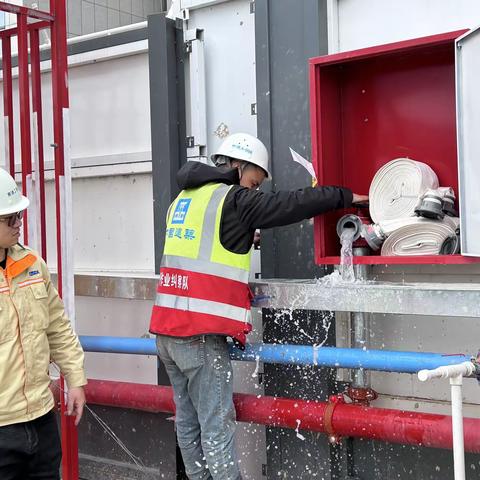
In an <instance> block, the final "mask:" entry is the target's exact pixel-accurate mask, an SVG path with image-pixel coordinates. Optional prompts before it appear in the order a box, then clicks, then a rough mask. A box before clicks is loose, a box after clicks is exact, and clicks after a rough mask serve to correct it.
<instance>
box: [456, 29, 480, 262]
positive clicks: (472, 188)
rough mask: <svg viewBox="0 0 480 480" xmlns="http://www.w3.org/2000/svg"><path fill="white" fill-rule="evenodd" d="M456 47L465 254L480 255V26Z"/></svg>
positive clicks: (460, 39)
mask: <svg viewBox="0 0 480 480" xmlns="http://www.w3.org/2000/svg"><path fill="white" fill-rule="evenodd" d="M455 47H456V48H455V68H456V95H457V144H458V177H459V179H458V180H459V189H460V198H459V204H460V235H461V253H462V255H468V256H472V257H480V28H477V29H475V30H471V31H470V32H468V33H466V34H465V35H462V36H461V37H459V38H458V39H457V40H456V42H455Z"/></svg>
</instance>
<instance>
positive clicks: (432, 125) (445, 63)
mask: <svg viewBox="0 0 480 480" xmlns="http://www.w3.org/2000/svg"><path fill="white" fill-rule="evenodd" d="M478 32H479V30H475V31H472V32H468V33H467V31H466V30H462V31H456V32H450V33H445V34H440V35H434V36H429V37H424V38H418V39H413V40H407V41H403V42H398V43H391V44H387V45H381V46H375V47H372V48H365V49H361V50H356V51H351V52H344V53H339V54H333V55H326V56H323V57H318V58H313V59H311V60H310V101H311V129H312V161H313V164H314V167H315V170H316V172H317V177H318V183H319V184H320V185H344V186H347V187H349V188H351V189H352V190H353V191H354V192H356V193H361V194H363V193H368V190H369V187H370V183H371V181H372V179H373V177H374V175H375V173H376V172H377V170H378V169H379V168H380V167H381V166H382V165H384V164H386V163H387V162H389V161H390V160H393V159H395V158H399V157H408V158H411V159H413V160H417V161H419V162H424V163H426V164H428V165H430V166H431V167H432V168H433V170H434V171H435V172H436V174H437V176H438V178H439V182H440V185H442V186H443V185H445V186H451V187H453V188H454V190H455V193H456V195H457V205H456V207H457V209H459V211H460V218H461V252H462V254H461V255H435V256H416V257H413V256H412V257H393V256H390V257H385V256H381V255H378V254H375V253H373V254H372V255H369V256H364V257H356V258H355V259H354V262H355V263H363V264H394V263H397V264H398V263H400V264H412V263H413V264H452V263H453V264H459V263H473V262H477V261H479V260H480V259H477V258H475V257H476V256H477V255H480V214H476V213H475V210H477V212H480V81H479V78H480V33H478ZM457 118H458V120H457ZM458 199H460V201H458ZM345 213H349V212H345V211H339V212H333V213H330V214H327V215H323V216H320V217H317V218H316V219H315V227H314V228H315V260H316V263H318V264H336V263H339V252H340V243H339V238H338V236H337V234H336V223H337V221H338V219H339V218H340V217H341V216H342V215H344V214H345ZM477 237H478V238H477Z"/></svg>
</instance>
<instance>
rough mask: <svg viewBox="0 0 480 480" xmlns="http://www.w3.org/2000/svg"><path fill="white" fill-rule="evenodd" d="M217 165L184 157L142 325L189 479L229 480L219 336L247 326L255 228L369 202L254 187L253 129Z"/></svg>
mask: <svg viewBox="0 0 480 480" xmlns="http://www.w3.org/2000/svg"><path fill="white" fill-rule="evenodd" d="M212 160H213V162H214V163H215V164H216V167H211V166H208V165H206V164H203V163H199V162H188V163H187V164H186V165H184V166H183V167H182V168H181V169H180V171H179V172H178V174H177V180H178V184H179V187H180V189H181V192H180V194H179V195H178V197H177V198H176V199H175V200H174V202H173V203H172V204H171V206H170V209H169V211H168V215H167V226H166V236H165V247H164V252H163V258H162V264H161V269H160V280H159V283H158V287H157V297H156V300H155V305H154V307H153V310H152V317H151V322H150V332H151V333H154V334H156V335H157V347H158V353H159V356H160V358H161V360H162V361H163V363H164V365H165V368H166V371H167V374H168V376H169V378H170V381H171V383H172V386H173V391H174V400H175V405H176V414H175V421H176V432H177V438H178V444H179V446H180V449H181V452H182V456H183V461H184V464H185V468H186V472H187V475H188V478H189V479H190V480H200V479H213V480H227V479H228V480H238V479H241V474H240V470H239V467H238V464H237V459H236V455H235V449H234V432H235V408H234V405H233V379H232V366H231V362H230V355H229V350H228V346H227V337H231V338H232V339H233V340H234V342H235V343H236V344H237V345H238V346H240V347H241V348H242V347H243V346H244V345H245V342H246V335H247V334H248V333H249V332H250V330H251V329H252V326H251V325H250V322H249V319H250V301H251V292H250V289H249V286H248V279H249V269H250V251H251V248H252V243H253V241H254V235H255V231H256V229H263V228H271V227H278V226H281V225H288V224H291V223H295V222H299V221H301V220H304V219H307V218H311V217H313V216H315V215H319V214H322V213H324V212H327V211H330V210H334V209H337V208H345V207H350V206H351V204H352V203H356V202H363V201H365V200H367V199H368V197H367V196H365V195H356V194H353V193H352V192H351V191H350V190H349V189H347V188H341V187H318V188H312V187H307V188H304V189H302V190H296V191H280V192H275V193H273V192H262V191H260V190H258V187H259V186H260V185H261V184H262V182H263V181H264V180H265V179H266V178H271V174H270V170H269V168H268V152H267V149H266V148H265V146H264V145H263V143H262V142H260V141H259V140H258V139H257V138H255V137H253V136H252V135H248V134H245V133H236V134H234V135H230V136H229V137H227V138H226V139H225V140H224V142H223V143H222V145H221V146H220V148H219V149H218V151H217V152H216V153H215V154H214V155H212Z"/></svg>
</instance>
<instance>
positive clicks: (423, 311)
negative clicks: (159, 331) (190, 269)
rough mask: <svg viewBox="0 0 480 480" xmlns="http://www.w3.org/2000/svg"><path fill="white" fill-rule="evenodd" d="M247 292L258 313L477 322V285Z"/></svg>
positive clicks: (291, 283)
mask: <svg viewBox="0 0 480 480" xmlns="http://www.w3.org/2000/svg"><path fill="white" fill-rule="evenodd" d="M52 278H53V280H54V281H55V275H52ZM157 281H158V279H157V277H153V276H152V277H134V276H130V277H129V276H125V275H122V276H108V275H78V274H77V275H75V294H76V295H79V296H87V297H103V298H123V299H129V300H153V299H154V298H155V292H156V284H157ZM250 286H251V288H252V290H253V291H254V293H255V295H259V296H261V297H266V298H265V299H264V300H263V301H262V302H261V303H262V305H261V306H262V307H264V308H275V309H281V310H283V309H288V310H295V309H302V310H316V311H334V312H342V311H343V312H371V313H380V314H395V315H421V316H434V315H437V316H440V317H472V318H478V317H480V302H479V299H480V284H476V283H456V284H445V283H411V284H393V283H374V282H370V283H364V284H361V283H354V284H343V285H342V284H339V285H328V284H321V283H317V282H313V281H301V280H262V281H259V282H255V283H252V284H251V285H250ZM284 328H286V326H285V327H284ZM295 328H296V327H295ZM284 331H285V330H284Z"/></svg>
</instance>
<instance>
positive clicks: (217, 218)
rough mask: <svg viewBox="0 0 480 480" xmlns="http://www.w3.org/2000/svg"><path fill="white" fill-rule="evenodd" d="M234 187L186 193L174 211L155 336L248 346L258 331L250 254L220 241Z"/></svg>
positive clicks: (213, 185) (218, 186)
mask: <svg viewBox="0 0 480 480" xmlns="http://www.w3.org/2000/svg"><path fill="white" fill-rule="evenodd" d="M230 188H231V186H227V185H225V184H221V183H209V184H206V185H204V186H202V187H199V188H195V189H190V190H183V191H182V192H180V194H179V195H178V197H177V198H176V199H175V201H174V202H173V203H172V205H171V206H170V209H169V212H168V215H167V229H166V238H165V248H164V255H163V258H162V265H161V269H160V281H159V282H158V286H157V297H156V300H155V305H154V307H153V310H152V318H151V322H150V331H151V332H152V333H155V334H159V335H169V336H178V337H186V336H191V335H201V334H220V335H226V336H231V337H232V338H235V339H236V340H238V341H239V342H240V343H241V344H242V345H243V344H245V340H246V338H245V336H246V334H247V333H248V332H250V330H251V329H252V327H251V325H250V323H249V319H250V300H251V293H250V289H249V286H248V278H249V271H250V252H248V253H246V254H237V253H233V252H230V251H229V250H227V249H225V248H224V247H223V246H222V244H221V242H220V226H221V219H222V210H223V204H224V201H225V197H226V195H227V193H228V192H229V190H230Z"/></svg>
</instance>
